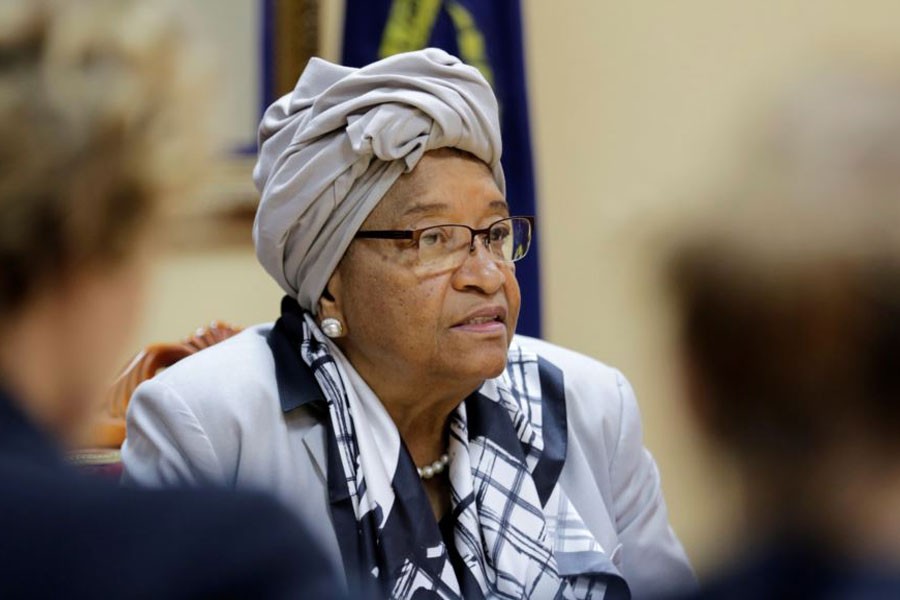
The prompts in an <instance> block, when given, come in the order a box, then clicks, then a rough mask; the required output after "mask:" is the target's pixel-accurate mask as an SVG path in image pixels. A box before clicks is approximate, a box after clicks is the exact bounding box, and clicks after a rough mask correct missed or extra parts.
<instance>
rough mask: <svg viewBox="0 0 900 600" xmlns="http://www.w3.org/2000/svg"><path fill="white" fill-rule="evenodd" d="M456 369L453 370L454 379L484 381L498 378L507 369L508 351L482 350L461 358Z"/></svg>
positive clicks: (504, 349)
mask: <svg viewBox="0 0 900 600" xmlns="http://www.w3.org/2000/svg"><path fill="white" fill-rule="evenodd" d="M461 358H462V360H461V361H459V362H458V363H457V364H456V365H455V367H456V368H453V369H451V370H452V372H453V373H454V377H458V378H459V379H460V380H471V381H478V382H481V381H484V380H485V379H493V378H494V377H498V376H499V375H500V374H502V373H503V370H504V369H506V360H507V351H506V348H503V349H502V351H501V350H498V349H487V348H480V349H477V350H475V351H473V352H471V353H467V354H465V355H463V356H461Z"/></svg>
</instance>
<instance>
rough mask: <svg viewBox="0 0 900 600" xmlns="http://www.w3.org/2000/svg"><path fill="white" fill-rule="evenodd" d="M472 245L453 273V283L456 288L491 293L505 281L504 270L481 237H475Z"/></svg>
mask: <svg viewBox="0 0 900 600" xmlns="http://www.w3.org/2000/svg"><path fill="white" fill-rule="evenodd" d="M473 246H474V249H472V250H471V251H470V252H469V253H468V255H467V256H466V258H465V260H464V261H463V263H462V264H461V265H460V266H459V268H458V269H457V270H456V272H455V274H454V285H455V287H457V289H471V288H475V289H478V290H479V291H481V292H483V293H485V294H489V295H492V294H494V293H496V292H497V290H499V289H500V288H501V287H503V284H504V283H505V282H506V277H507V274H506V271H505V270H504V269H503V267H502V265H501V264H500V263H498V259H497V257H496V256H495V255H494V254H493V252H491V250H490V247H489V246H488V245H487V244H485V243H484V242H483V241H482V240H481V239H475V240H474V241H473Z"/></svg>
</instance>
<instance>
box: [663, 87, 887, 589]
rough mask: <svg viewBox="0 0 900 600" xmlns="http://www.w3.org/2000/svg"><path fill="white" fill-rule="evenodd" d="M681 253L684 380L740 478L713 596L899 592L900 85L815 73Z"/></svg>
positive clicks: (676, 264) (674, 265)
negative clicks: (741, 499) (735, 529)
mask: <svg viewBox="0 0 900 600" xmlns="http://www.w3.org/2000/svg"><path fill="white" fill-rule="evenodd" d="M782 117H783V118H782V119H780V120H779V121H778V124H779V128H778V129H777V131H776V132H775V135H773V136H771V137H770V138H769V142H771V143H769V144H767V145H766V149H767V152H766V155H765V157H763V158H761V160H760V161H757V162H755V163H752V164H753V166H755V167H757V168H755V169H752V170H751V173H752V175H751V178H746V179H743V180H742V182H741V185H739V186H738V187H736V188H735V191H734V192H733V193H732V194H730V197H729V198H727V199H726V202H723V206H722V207H721V208H722V210H719V211H718V212H714V216H711V217H709V218H708V219H706V220H704V221H703V222H702V223H701V224H699V225H697V226H696V227H695V228H694V229H693V231H692V232H691V233H689V234H687V235H686V236H685V237H684V238H683V239H682V240H681V241H680V243H679V245H678V246H677V248H676V250H675V251H674V252H673V255H672V256H671V261H670V263H669V270H668V276H669V279H670V283H671V285H672V289H673V290H674V292H675V296H676V299H677V306H678V317H679V321H680V326H681V343H682V351H683V356H684V366H685V373H686V381H687V388H688V391H689V398H690V401H691V402H692V404H693V408H694V412H695V414H696V418H697V419H698V421H699V423H700V424H701V425H702V427H703V429H704V430H705V431H706V432H707V433H708V434H709V437H710V439H711V440H712V441H713V442H714V443H715V445H717V446H718V447H720V448H722V449H723V450H725V451H726V452H727V454H728V455H729V456H730V457H732V458H733V459H734V461H735V464H736V465H737V468H738V469H739V472H740V474H741V475H742V478H743V487H744V489H745V501H746V522H747V523H748V528H747V531H746V532H745V537H744V538H743V540H742V542H743V544H744V545H745V546H746V552H745V554H744V556H743V557H742V559H741V561H740V562H738V563H737V564H735V565H732V566H731V567H730V570H728V571H726V572H725V573H724V574H722V575H720V576H719V577H717V578H713V579H712V580H711V582H710V585H708V586H706V587H705V589H704V591H703V593H701V594H700V595H699V596H698V597H699V598H733V599H743V598H747V599H750V598H770V599H779V598H784V599H787V598H792V599H803V598H829V599H854V600H857V599H860V600H865V599H888V598H900V86H898V85H896V84H887V83H886V82H878V81H875V80H867V78H866V77H855V76H854V77H844V76H840V77H828V78H826V79H824V80H823V79H819V80H817V82H816V84H815V85H814V86H812V87H811V88H807V89H806V90H805V93H804V94H803V95H802V97H795V99H794V101H793V102H792V103H790V106H789V110H787V111H785V112H783V113H782Z"/></svg>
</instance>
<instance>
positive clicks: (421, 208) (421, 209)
mask: <svg viewBox="0 0 900 600" xmlns="http://www.w3.org/2000/svg"><path fill="white" fill-rule="evenodd" d="M449 209H450V206H449V205H448V204H445V203H443V202H433V203H430V204H413V205H412V206H410V207H409V208H407V209H406V210H404V211H403V213H402V214H401V215H400V216H401V217H408V216H411V215H422V214H430V213H436V212H440V211H446V210H449Z"/></svg>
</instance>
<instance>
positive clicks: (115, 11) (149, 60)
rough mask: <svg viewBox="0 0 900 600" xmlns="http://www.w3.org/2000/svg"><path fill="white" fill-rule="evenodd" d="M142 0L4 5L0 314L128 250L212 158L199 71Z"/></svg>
mask: <svg viewBox="0 0 900 600" xmlns="http://www.w3.org/2000/svg"><path fill="white" fill-rule="evenodd" d="M190 40H191V36H190V34H189V31H188V30H187V28H186V26H185V23H184V22H183V21H181V20H179V19H177V18H175V17H174V16H173V14H172V13H170V12H167V11H165V10H163V9H161V7H160V3H159V2H152V1H149V0H146V1H145V0H4V2H3V3H0V316H2V317H6V316H8V315H9V314H10V313H13V312H15V311H16V310H17V309H18V308H20V307H21V306H22V305H23V304H24V303H25V302H27V300H28V299H29V298H30V297H31V296H32V295H33V294H34V293H35V292H36V291H37V290H39V289H41V288H44V287H52V285H53V283H54V282H55V281H58V280H59V279H61V278H65V277H68V276H71V275H73V274H74V273H77V272H78V269H80V268H83V267H85V266H88V265H90V266H98V265H99V266H104V265H108V264H110V263H114V262H115V261H118V260H121V259H124V258H127V257H128V256H129V255H130V254H129V252H130V250H131V248H132V246H133V243H134V241H135V237H136V235H137V234H139V233H140V232H141V230H142V229H143V228H144V227H145V225H146V224H147V223H149V222H150V221H151V220H152V218H153V216H154V214H155V212H156V209H157V207H158V203H159V200H160V199H162V198H164V197H173V196H175V195H178V194H180V193H181V192H184V191H185V189H186V186H187V185H188V184H189V183H190V182H191V181H192V180H193V179H194V178H195V177H196V176H197V174H198V172H201V171H202V170H203V166H204V165H205V158H206V155H207V150H208V147H207V140H208V137H207V135H206V130H205V127H204V122H205V118H204V115H203V114H202V112H201V111H202V101H200V100H199V98H198V97H200V96H201V95H202V94H203V92H204V83H203V82H204V80H205V75H204V73H205V71H204V65H203V62H202V60H200V58H199V57H200V54H199V53H197V52H196V49H195V48H190V47H189V46H190V45H191V44H192V42H191V41H190Z"/></svg>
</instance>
